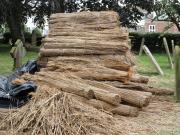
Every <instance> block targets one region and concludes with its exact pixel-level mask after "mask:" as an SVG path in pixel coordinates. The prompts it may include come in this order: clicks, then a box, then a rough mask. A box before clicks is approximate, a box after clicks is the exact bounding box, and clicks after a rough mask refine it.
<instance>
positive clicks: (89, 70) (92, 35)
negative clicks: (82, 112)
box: [34, 12, 154, 116]
mask: <svg viewBox="0 0 180 135" xmlns="http://www.w3.org/2000/svg"><path fill="white" fill-rule="evenodd" d="M49 26H50V33H49V36H48V37H47V38H45V39H44V41H43V47H42V48H41V50H40V58H39V64H40V66H42V67H44V68H43V69H41V72H39V73H37V74H36V77H37V78H38V79H34V80H35V81H40V82H43V83H45V84H48V85H51V86H53V87H56V88H58V89H59V90H61V91H64V92H68V93H71V94H74V95H76V96H79V98H78V99H83V102H84V103H87V104H90V105H92V106H94V107H95V108H98V109H100V108H103V109H104V110H106V111H109V112H111V113H116V114H120V115H126V116H137V115H138V111H139V108H142V107H145V106H147V105H148V104H149V102H150V99H151V96H152V93H151V92H153V93H154V89H153V88H149V87H148V86H147V85H146V84H147V83H148V78H147V77H143V76H140V75H136V74H134V72H133V66H134V60H133V57H132V55H131V52H130V47H129V45H128V32H127V30H126V29H124V28H121V27H120V23H119V17H118V15H117V13H115V12H81V13H71V14H61V13H60V14H54V15H52V16H51V17H50V21H49ZM138 86H139V87H138ZM144 86H146V87H144Z"/></svg>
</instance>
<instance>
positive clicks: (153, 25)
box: [144, 19, 178, 33]
mask: <svg viewBox="0 0 180 135" xmlns="http://www.w3.org/2000/svg"><path fill="white" fill-rule="evenodd" d="M170 25H171V22H169V21H152V20H151V19H145V22H144V32H163V31H164V30H165V29H166V27H168V26H170ZM167 32H170V33H176V32H178V29H177V27H176V25H175V24H174V25H173V26H171V27H170V28H169V29H168V30H167Z"/></svg>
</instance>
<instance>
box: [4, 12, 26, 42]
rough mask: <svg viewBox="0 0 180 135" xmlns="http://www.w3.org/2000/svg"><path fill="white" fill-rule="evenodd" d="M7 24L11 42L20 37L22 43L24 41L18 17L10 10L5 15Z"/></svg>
mask: <svg viewBox="0 0 180 135" xmlns="http://www.w3.org/2000/svg"><path fill="white" fill-rule="evenodd" d="M6 21H7V24H8V27H9V29H10V32H11V35H12V43H13V44H14V43H15V42H16V40H17V39H21V40H22V42H23V44H24V43H25V38H24V33H23V31H22V27H21V26H22V24H21V22H20V20H19V19H18V17H16V15H14V14H13V12H11V13H10V14H9V17H7V20H6Z"/></svg>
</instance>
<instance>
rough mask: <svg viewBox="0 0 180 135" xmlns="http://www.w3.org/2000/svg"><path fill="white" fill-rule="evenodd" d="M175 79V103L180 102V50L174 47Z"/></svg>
mask: <svg viewBox="0 0 180 135" xmlns="http://www.w3.org/2000/svg"><path fill="white" fill-rule="evenodd" d="M175 79H176V91H175V98H176V101H177V102H180V48H179V46H176V47H175Z"/></svg>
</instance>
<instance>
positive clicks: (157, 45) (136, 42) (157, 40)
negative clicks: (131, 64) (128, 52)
mask: <svg viewBox="0 0 180 135" xmlns="http://www.w3.org/2000/svg"><path fill="white" fill-rule="evenodd" d="M129 35H130V38H131V43H132V50H133V51H139V49H140V45H141V40H142V38H143V37H144V38H145V43H144V44H145V45H147V47H148V48H149V49H150V50H151V51H152V52H164V51H165V49H164V46H163V39H162V38H163V37H166V39H167V41H168V45H169V49H170V50H172V48H171V40H174V42H175V45H180V33H165V34H162V33H145V34H142V33H137V32H132V33H130V34H129Z"/></svg>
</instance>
